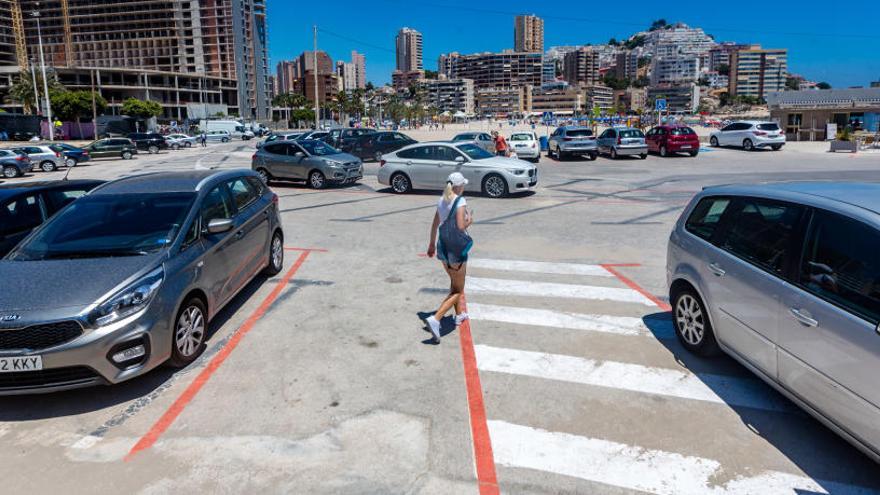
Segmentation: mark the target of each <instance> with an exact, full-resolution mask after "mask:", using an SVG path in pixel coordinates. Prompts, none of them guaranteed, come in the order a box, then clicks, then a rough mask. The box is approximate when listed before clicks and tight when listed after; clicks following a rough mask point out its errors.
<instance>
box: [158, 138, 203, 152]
mask: <svg viewBox="0 0 880 495" xmlns="http://www.w3.org/2000/svg"><path fill="white" fill-rule="evenodd" d="M198 139H199V138H198V137H197V136H187V135H186V134H169V135H167V136H165V142H166V143H168V147H169V148H171V149H173V150H179V149H180V148H192V147H193V145H194V144H196V143H197V142H198Z"/></svg>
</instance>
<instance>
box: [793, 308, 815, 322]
mask: <svg viewBox="0 0 880 495" xmlns="http://www.w3.org/2000/svg"><path fill="white" fill-rule="evenodd" d="M789 311H791V315H792V316H794V319H795V320H797V321H799V322H801V323H802V324H804V325H806V326H808V327H816V326H819V322H818V321H816V320H814V319H813V318H811V317H810V316H808V315H806V314H804V313H803V312H802V311H801V310H800V309H798V308H791V309H790V310H789Z"/></svg>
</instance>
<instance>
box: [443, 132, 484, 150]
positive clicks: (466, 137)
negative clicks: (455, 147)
mask: <svg viewBox="0 0 880 495" xmlns="http://www.w3.org/2000/svg"><path fill="white" fill-rule="evenodd" d="M452 142H453V143H465V142H472V143H474V144H476V145H477V146H479V147H480V148H483V149H484V150H486V151H488V152H489V153H495V140H494V139H493V138H492V135H491V134H489V133H487V132H462V133H460V134H456V135H455V137H453V138H452Z"/></svg>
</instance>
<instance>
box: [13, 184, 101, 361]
mask: <svg viewBox="0 0 880 495" xmlns="http://www.w3.org/2000/svg"><path fill="white" fill-rule="evenodd" d="M103 183H104V181H100V180H58V181H44V182H27V183H24V184H15V185H9V184H6V185H0V258H2V257H3V256H6V253H8V252H9V251H10V250H12V248H14V247H15V245H16V244H18V243H19V242H20V241H21V240H22V239H24V238H25V237H27V235H28V234H30V233H31V231H32V230H33V229H35V228H36V227H37V226H39V225H40V224H42V223H43V222H45V221H46V220H47V219H48V218H49V217H51V216H52V215H54V214H55V213H57V212H58V211H59V210H61V209H62V208H64V207H65V206H67V205H68V204H70V203H72V202H73V201H74V200H75V199H77V198H79V197H80V196H82V195H84V194H85V193H87V192H88V191H91V190H92V189H94V188H95V187H97V186H99V185H101V184H103ZM0 348H2V339H0Z"/></svg>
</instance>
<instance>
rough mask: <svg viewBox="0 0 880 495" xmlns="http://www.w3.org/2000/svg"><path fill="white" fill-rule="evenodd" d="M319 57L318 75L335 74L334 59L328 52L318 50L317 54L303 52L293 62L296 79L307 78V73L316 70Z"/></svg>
mask: <svg viewBox="0 0 880 495" xmlns="http://www.w3.org/2000/svg"><path fill="white" fill-rule="evenodd" d="M316 54H317V57H318V74H333V73H334V72H335V71H334V69H333V59H331V58H330V55H327V52H324V51H321V50H318V51H317V52H313V51H307V52H302V53H301V54H300V56H299V57H297V58H295V59H294V60H293V75H294V77H305V75H306V72H307V71H313V72H314V70H315V56H316Z"/></svg>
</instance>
